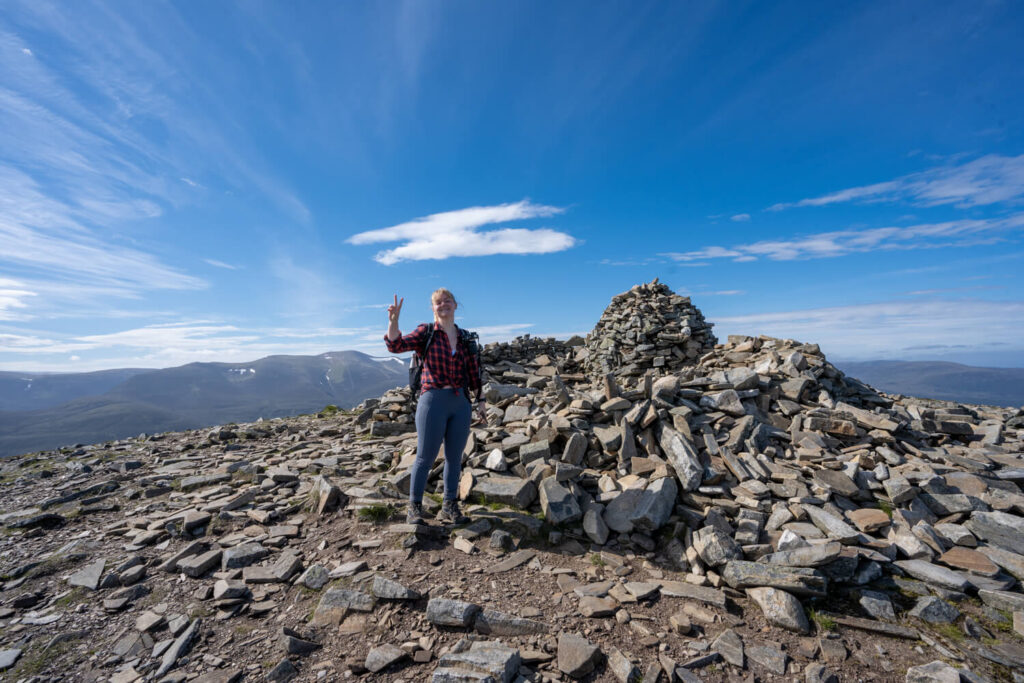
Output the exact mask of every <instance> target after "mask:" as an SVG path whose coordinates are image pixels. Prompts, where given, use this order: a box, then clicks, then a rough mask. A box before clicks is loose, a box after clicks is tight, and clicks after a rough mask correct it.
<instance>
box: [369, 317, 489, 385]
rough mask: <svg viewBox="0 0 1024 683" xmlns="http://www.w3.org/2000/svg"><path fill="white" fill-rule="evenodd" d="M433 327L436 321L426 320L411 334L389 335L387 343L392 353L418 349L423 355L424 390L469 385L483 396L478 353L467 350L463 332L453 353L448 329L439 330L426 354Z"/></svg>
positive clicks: (422, 380)
mask: <svg viewBox="0 0 1024 683" xmlns="http://www.w3.org/2000/svg"><path fill="white" fill-rule="evenodd" d="M432 327H433V325H432V324H431V325H427V324H426V323H424V324H422V325H420V326H419V327H417V328H416V329H415V330H413V331H412V332H410V333H409V334H406V335H403V336H400V337H396V338H395V339H394V340H391V339H388V336H387V335H386V334H385V335H384V343H386V344H387V346H388V351H390V352H391V353H402V352H404V351H415V352H416V353H418V354H420V357H421V358H423V375H422V376H421V382H422V385H421V386H422V390H421V393H422V391H426V390H427V389H438V388H440V387H466V388H468V389H469V390H471V391H472V392H473V393H475V394H476V396H477V398H480V396H481V394H482V390H481V387H480V363H479V362H477V358H476V356H475V355H473V354H469V353H466V349H465V346H466V344H465V342H464V341H463V340H462V336H461V335H460V336H459V341H458V343H457V344H456V345H455V346H456V348H455V353H454V354H453V353H452V347H451V344H449V343H448V335H447V334H445V332H444V330H441V329H439V330H437V331H436V332H435V333H434V339H433V341H431V342H430V348H429V349H427V353H426V354H425V355H424V353H423V348H424V347H425V346H426V345H427V339H428V338H429V337H430V329H431V328H432ZM456 329H458V327H456Z"/></svg>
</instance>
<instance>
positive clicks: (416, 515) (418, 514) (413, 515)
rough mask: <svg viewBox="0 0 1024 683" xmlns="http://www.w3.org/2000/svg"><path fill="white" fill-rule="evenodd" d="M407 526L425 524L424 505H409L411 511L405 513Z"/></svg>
mask: <svg viewBox="0 0 1024 683" xmlns="http://www.w3.org/2000/svg"><path fill="white" fill-rule="evenodd" d="M405 523H406V524H423V505H421V504H420V503H409V510H408V512H406V513H405Z"/></svg>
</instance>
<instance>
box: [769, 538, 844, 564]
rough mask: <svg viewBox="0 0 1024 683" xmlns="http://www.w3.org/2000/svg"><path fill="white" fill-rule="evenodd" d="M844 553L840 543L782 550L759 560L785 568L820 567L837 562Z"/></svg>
mask: <svg viewBox="0 0 1024 683" xmlns="http://www.w3.org/2000/svg"><path fill="white" fill-rule="evenodd" d="M842 552H843V546H842V544H841V543H838V542H829V543H818V544H815V545H807V546H803V547H801V548H793V549H792V550H780V551H779V552H777V553H769V554H768V555H765V556H764V557H760V558H758V560H757V561H758V562H762V563H764V564H776V565H782V566H785V567H820V566H821V565H823V564H828V563H829V562H831V561H832V560H835V559H836V558H838V557H839V555H840V554H841V553H842Z"/></svg>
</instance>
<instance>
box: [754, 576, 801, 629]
mask: <svg viewBox="0 0 1024 683" xmlns="http://www.w3.org/2000/svg"><path fill="white" fill-rule="evenodd" d="M747 595H748V596H749V597H750V598H751V599H752V600H753V601H754V602H756V603H757V606H758V607H760V608H761V612H763V613H764V616H765V618H766V619H767V620H768V623H770V624H774V625H776V626H781V627H783V628H787V629H789V630H791V631H796V632H798V633H808V632H809V631H810V625H809V624H808V623H807V616H806V615H805V614H804V608H803V606H802V605H801V604H800V601H799V600H797V599H796V598H795V597H794V596H793V595H790V594H789V593H787V592H786V591H783V590H779V589H777V588H767V587H762V588H748V589H747Z"/></svg>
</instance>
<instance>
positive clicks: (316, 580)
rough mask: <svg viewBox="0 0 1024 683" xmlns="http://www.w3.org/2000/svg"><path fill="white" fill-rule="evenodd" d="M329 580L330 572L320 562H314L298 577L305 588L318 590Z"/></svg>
mask: <svg viewBox="0 0 1024 683" xmlns="http://www.w3.org/2000/svg"><path fill="white" fill-rule="evenodd" d="M330 580H331V573H330V572H329V571H328V570H327V568H326V567H324V566H323V565H320V564H314V565H312V566H310V567H309V569H307V570H306V571H305V572H303V573H302V576H300V577H299V583H301V584H302V585H303V586H305V587H306V588H309V589H312V590H315V591H318V590H320V589H321V588H323V587H324V586H326V585H327V583H328V582H329V581H330Z"/></svg>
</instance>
